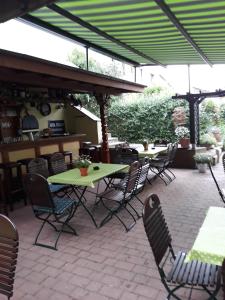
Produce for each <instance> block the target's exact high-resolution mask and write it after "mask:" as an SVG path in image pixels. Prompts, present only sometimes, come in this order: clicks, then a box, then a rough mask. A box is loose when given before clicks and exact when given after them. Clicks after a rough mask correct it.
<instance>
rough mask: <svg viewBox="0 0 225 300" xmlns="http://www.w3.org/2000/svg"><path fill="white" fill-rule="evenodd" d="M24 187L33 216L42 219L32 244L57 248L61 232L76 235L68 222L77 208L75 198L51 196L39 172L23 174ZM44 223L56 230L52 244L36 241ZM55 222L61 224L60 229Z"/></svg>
mask: <svg viewBox="0 0 225 300" xmlns="http://www.w3.org/2000/svg"><path fill="white" fill-rule="evenodd" d="M24 187H25V191H26V194H27V197H28V199H29V200H30V202H31V205H32V209H33V212H34V215H35V217H36V218H37V219H39V220H41V221H42V225H41V227H40V229H39V231H38V233H37V236H36V238H35V242H34V245H38V246H43V247H47V248H50V249H54V250H57V243H58V240H59V237H60V235H61V233H62V232H67V233H72V234H74V235H77V233H76V230H75V229H74V228H73V227H72V226H71V225H70V224H69V221H70V220H71V219H72V217H73V216H74V213H75V211H76V208H77V202H76V201H75V200H73V199H71V198H66V197H63V198H61V197H60V198H59V197H56V196H55V197H54V196H52V193H51V191H50V188H49V184H48V182H47V180H46V179H45V178H44V177H43V176H41V175H39V174H27V175H25V177H24ZM46 223H47V224H49V225H50V226H51V227H52V228H53V229H55V231H57V232H58V235H57V237H56V240H55V244H54V246H49V245H47V244H43V243H39V242H38V238H39V235H40V233H41V232H42V229H43V228H44V225H45V224H46ZM56 223H58V224H60V225H61V227H60V229H58V228H57V227H56V226H55V224H56ZM65 228H67V229H69V231H68V230H65Z"/></svg>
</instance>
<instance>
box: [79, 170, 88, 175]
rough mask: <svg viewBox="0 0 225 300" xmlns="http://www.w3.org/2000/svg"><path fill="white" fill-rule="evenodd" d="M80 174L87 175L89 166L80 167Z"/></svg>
mask: <svg viewBox="0 0 225 300" xmlns="http://www.w3.org/2000/svg"><path fill="white" fill-rule="evenodd" d="M80 175H81V176H87V175H88V168H80Z"/></svg>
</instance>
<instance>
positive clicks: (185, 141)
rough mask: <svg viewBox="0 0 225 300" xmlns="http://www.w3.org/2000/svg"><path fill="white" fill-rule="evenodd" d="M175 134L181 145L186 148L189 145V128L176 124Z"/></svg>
mask: <svg viewBox="0 0 225 300" xmlns="http://www.w3.org/2000/svg"><path fill="white" fill-rule="evenodd" d="M175 134H176V136H177V137H178V139H179V143H180V145H181V147H182V148H186V149H188V148H189V146H190V138H189V134H190V132H189V129H188V128H187V127H185V126H178V127H177V128H176V129H175Z"/></svg>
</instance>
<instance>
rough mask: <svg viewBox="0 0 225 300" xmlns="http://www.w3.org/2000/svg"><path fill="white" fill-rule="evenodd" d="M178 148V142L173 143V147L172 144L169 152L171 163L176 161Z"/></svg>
mask: <svg viewBox="0 0 225 300" xmlns="http://www.w3.org/2000/svg"><path fill="white" fill-rule="evenodd" d="M177 148H178V143H174V144H172V147H171V146H170V149H169V153H168V155H169V162H170V163H172V162H173V161H174V158H175V155H176V152H177Z"/></svg>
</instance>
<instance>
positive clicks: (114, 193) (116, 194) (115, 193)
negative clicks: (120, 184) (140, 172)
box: [98, 188, 131, 202]
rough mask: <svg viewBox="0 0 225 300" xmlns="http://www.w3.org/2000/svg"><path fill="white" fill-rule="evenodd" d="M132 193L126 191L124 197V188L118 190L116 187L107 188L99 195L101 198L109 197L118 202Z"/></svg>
mask: <svg viewBox="0 0 225 300" xmlns="http://www.w3.org/2000/svg"><path fill="white" fill-rule="evenodd" d="M130 195H131V194H130V193H126V195H125V197H124V192H123V191H122V190H116V189H114V188H112V189H109V190H106V191H105V192H103V193H101V194H99V195H98V197H100V198H104V199H109V200H112V201H116V202H121V201H122V200H124V199H126V198H128V197H129V196H130Z"/></svg>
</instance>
